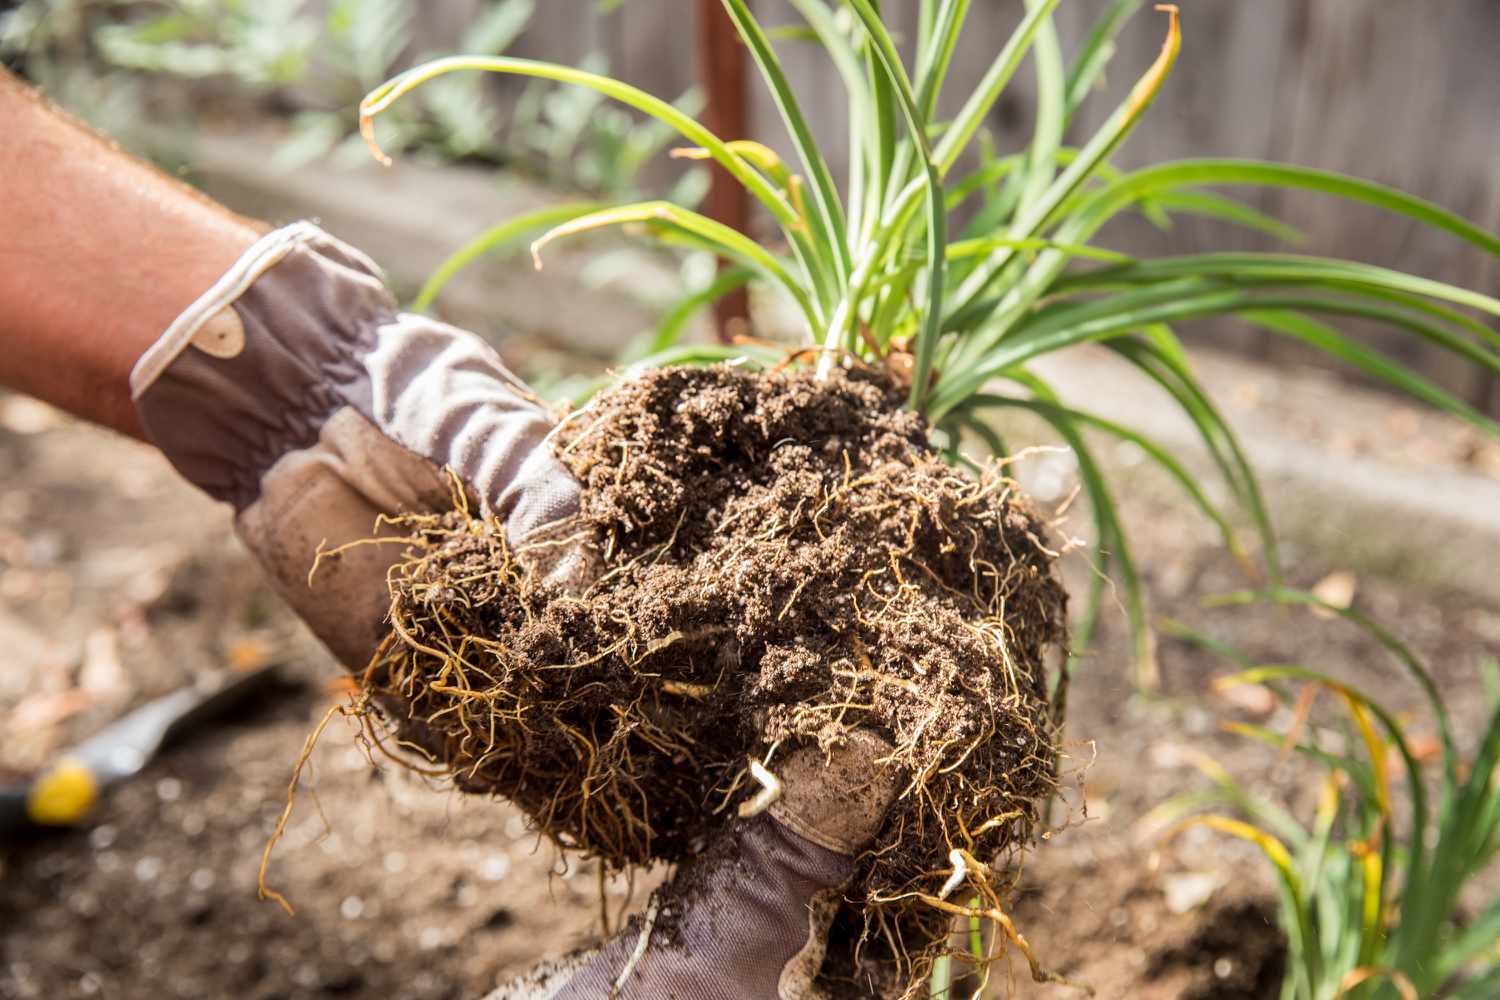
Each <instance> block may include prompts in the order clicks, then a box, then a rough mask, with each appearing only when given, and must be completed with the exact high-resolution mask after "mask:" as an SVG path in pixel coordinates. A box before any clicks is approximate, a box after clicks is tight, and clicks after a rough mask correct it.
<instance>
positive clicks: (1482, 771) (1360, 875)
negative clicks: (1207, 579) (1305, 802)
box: [1148, 588, 1500, 1000]
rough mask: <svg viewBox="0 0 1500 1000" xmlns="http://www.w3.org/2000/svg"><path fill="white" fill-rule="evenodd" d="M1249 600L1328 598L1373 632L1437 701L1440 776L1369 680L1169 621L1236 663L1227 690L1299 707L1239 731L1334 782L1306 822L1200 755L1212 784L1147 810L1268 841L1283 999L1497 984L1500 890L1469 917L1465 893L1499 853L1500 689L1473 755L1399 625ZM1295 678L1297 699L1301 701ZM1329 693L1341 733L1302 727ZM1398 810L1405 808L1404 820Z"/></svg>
mask: <svg viewBox="0 0 1500 1000" xmlns="http://www.w3.org/2000/svg"><path fill="white" fill-rule="evenodd" d="M1250 600H1269V601H1273V602H1276V603H1281V604H1291V605H1303V606H1311V607H1316V608H1320V609H1322V610H1324V611H1325V612H1327V613H1330V614H1338V615H1341V616H1342V617H1344V618H1345V619H1346V620H1348V621H1350V622H1352V623H1353V624H1355V625H1357V626H1359V627H1360V628H1363V629H1364V630H1366V631H1367V632H1369V633H1370V634H1371V635H1372V636H1373V637H1374V638H1375V639H1376V640H1377V641H1379V642H1380V644H1381V645H1383V646H1384V647H1385V648H1386V649H1387V650H1388V651H1389V652H1390V653H1391V654H1392V656H1393V657H1394V659H1395V660H1396V662H1397V663H1398V664H1399V665H1400V666H1401V667H1402V668H1403V669H1405V670H1406V671H1407V672H1408V673H1409V674H1410V676H1411V677H1412V678H1413V679H1414V680H1415V681H1416V682H1417V684H1418V686H1419V688H1420V689H1421V691H1422V692H1423V694H1424V696H1425V697H1426V699H1427V700H1428V703H1429V708H1430V710H1431V712H1432V714H1433V719H1434V722H1435V724H1436V726H1437V729H1438V740H1437V743H1438V747H1437V750H1436V753H1435V756H1436V757H1437V758H1438V763H1439V769H1438V770H1439V773H1438V775H1437V776H1436V777H1435V778H1434V776H1433V775H1431V774H1429V773H1428V771H1429V768H1428V764H1427V761H1426V760H1425V759H1424V755H1422V754H1421V753H1419V751H1418V750H1417V749H1416V748H1415V741H1414V740H1413V739H1412V738H1411V734H1410V733H1409V732H1408V730H1407V728H1406V726H1405V725H1404V724H1403V723H1402V721H1401V720H1400V719H1399V718H1398V717H1397V716H1396V715H1395V714H1393V713H1392V712H1390V711H1389V710H1388V709H1386V708H1384V707H1382V706H1381V704H1380V703H1379V702H1378V701H1376V700H1374V699H1373V698H1371V697H1370V696H1369V695H1368V694H1366V693H1365V692H1364V691H1362V690H1361V689H1360V687H1359V686H1357V685H1352V684H1348V683H1345V682H1343V681H1340V680H1336V679H1334V678H1332V677H1329V676H1327V675H1326V674H1323V673H1320V672H1318V671H1316V670H1314V669H1310V668H1308V667H1306V666H1303V665H1300V664H1270V665H1264V664H1252V663H1251V662H1250V661H1248V660H1247V659H1246V658H1245V657H1244V656H1243V655H1242V654H1240V653H1239V652H1238V651H1236V650H1234V649H1233V648H1231V647H1228V646H1226V645H1224V644H1223V643H1220V642H1217V641H1215V640H1213V639H1211V638H1209V637H1206V636H1204V635H1202V634H1200V633H1196V632H1194V631H1192V630H1189V629H1186V628H1183V627H1182V626H1172V629H1173V631H1174V633H1175V634H1177V635H1179V636H1182V637H1183V638H1186V639H1189V640H1190V641H1193V642H1195V643H1198V644H1200V645H1203V646H1206V647H1208V648H1210V649H1212V650H1214V651H1216V652H1218V653H1221V654H1223V655H1225V656H1227V657H1230V658H1231V659H1232V660H1233V661H1234V662H1236V663H1237V664H1238V665H1239V667H1240V668H1241V669H1240V671H1239V672H1237V673H1235V674H1233V675H1231V676H1229V677H1225V678H1223V679H1221V680H1220V681H1219V684H1220V686H1223V687H1232V686H1235V685H1240V684H1264V685H1268V686H1270V687H1271V688H1272V689H1273V690H1275V691H1276V693H1277V694H1278V695H1280V696H1282V697H1283V700H1284V701H1286V702H1287V703H1288V704H1292V705H1295V709H1296V711H1295V712H1294V714H1293V719H1294V722H1293V725H1292V729H1291V731H1289V732H1288V733H1286V734H1285V735H1282V734H1279V733H1276V732H1272V731H1270V730H1267V729H1265V728H1262V727H1259V726H1254V725H1249V724H1246V723H1230V724H1229V728H1230V729H1231V730H1233V731H1235V732H1238V733H1240V734H1241V735H1244V736H1246V737H1248V738H1251V739H1256V740H1260V741H1262V742H1264V743H1266V744H1268V745H1270V746H1273V747H1282V748H1283V749H1285V748H1294V749H1295V751H1296V752H1297V753H1298V754H1300V755H1302V756H1304V757H1306V758H1307V759H1309V760H1311V761H1313V762H1315V763H1316V764H1317V765H1318V766H1319V767H1320V768H1322V770H1323V773H1324V779H1323V783H1322V789H1321V794H1320V796H1319V800H1318V805H1317V809H1316V812H1315V814H1314V815H1313V816H1312V818H1311V820H1310V821H1303V820H1300V819H1297V818H1296V817H1294V816H1293V815H1292V814H1291V813H1289V812H1287V811H1286V810H1285V809H1283V808H1282V807H1281V806H1279V805H1277V804H1275V803H1273V802H1271V801H1268V800H1266V799H1264V798H1261V797H1259V796H1256V795H1254V794H1252V793H1250V792H1249V791H1247V790H1246V789H1245V788H1243V787H1242V786H1241V785H1240V784H1239V783H1237V782H1236V781H1235V780H1234V779H1233V778H1232V777H1230V776H1229V774H1228V773H1227V772H1226V771H1225V770H1224V769H1223V768H1222V767H1221V766H1219V764H1218V763H1217V762H1215V761H1214V760H1212V759H1211V758H1209V757H1207V756H1206V755H1200V756H1199V758H1198V760H1197V763H1198V767H1199V769H1200V770H1201V771H1203V772H1204V773H1205V774H1206V775H1207V776H1208V777H1209V778H1210V779H1211V781H1212V786H1211V787H1210V788H1209V789H1208V790H1206V791H1202V792H1197V793H1193V794H1189V795H1183V796H1179V797H1177V798H1175V799H1173V800H1171V801H1169V802H1167V803H1165V804H1163V805H1162V806H1160V807H1159V808H1158V809H1157V810H1156V811H1155V813H1154V814H1153V816H1152V817H1149V818H1148V819H1151V820H1154V821H1155V822H1157V823H1168V824H1171V825H1172V826H1173V828H1174V829H1175V830H1177V831H1180V830H1182V829H1184V828H1187V827H1190V826H1205V827H1209V828H1211V829H1214V830H1218V831H1220V832H1222V833H1225V834H1228V835H1230V836H1234V837H1238V838H1241V839H1243V840H1246V841H1248V842H1250V843H1252V844H1254V845H1256V846H1257V847H1259V848H1260V850H1261V852H1262V853H1263V855H1264V856H1265V858H1266V859H1267V860H1268V861H1269V862H1270V864H1271V868H1272V871H1273V873H1274V875H1275V879H1276V884H1277V888H1278V896H1279V900H1280V921H1281V925H1282V929H1283V930H1284V931H1285V933H1286V936H1287V946H1288V960H1287V968H1286V974H1285V978H1284V982H1283V985H1282V990H1281V996H1282V997H1283V1000H1336V998H1341V997H1348V998H1351V1000H1361V998H1396V997H1400V998H1402V1000H1415V998H1417V997H1433V996H1442V997H1448V998H1451V1000H1486V998H1489V997H1493V996H1495V995H1497V993H1500V962H1497V958H1500V951H1497V946H1500V899H1495V898H1493V897H1492V898H1491V899H1489V900H1488V902H1485V903H1481V904H1480V905H1479V909H1478V912H1473V913H1468V912H1465V911H1464V908H1463V902H1464V900H1463V896H1464V890H1465V889H1466V888H1469V887H1471V886H1472V884H1473V882H1474V880H1475V877H1476V876H1477V875H1479V874H1480V873H1481V872H1482V871H1483V870H1484V869H1485V868H1486V866H1487V865H1489V864H1490V862H1492V861H1493V860H1494V859H1495V857H1496V855H1497V854H1500V785H1497V782H1496V775H1497V771H1496V766H1497V760H1500V692H1496V691H1492V692H1491V696H1490V701H1491V705H1492V707H1491V714H1490V717H1489V722H1488V725H1487V727H1486V728H1485V729H1484V730H1483V732H1482V733H1481V734H1480V738H1479V740H1478V743H1477V745H1476V746H1475V748H1474V749H1473V751H1472V752H1471V754H1470V755H1469V756H1467V757H1465V756H1463V755H1462V754H1461V753H1460V751H1459V749H1458V746H1457V741H1456V739H1455V737H1454V735H1453V733H1452V730H1451V726H1450V724H1449V721H1448V711H1447V707H1446V706H1445V704H1444V702H1443V699H1442V698H1441V696H1440V695H1439V694H1438V692H1437V688H1436V685H1435V684H1434V683H1433V681H1432V677H1431V675H1430V673H1429V672H1428V670H1427V668H1426V667H1425V666H1424V665H1423V664H1422V663H1421V662H1420V661H1419V660H1418V659H1417V658H1416V656H1415V655H1413V654H1412V652H1411V651H1410V650H1409V649H1408V648H1407V647H1406V646H1404V645H1403V644H1402V643H1400V642H1399V641H1398V640H1397V639H1396V638H1395V636H1393V635H1391V634H1390V633H1389V632H1388V631H1386V630H1385V629H1383V628H1381V627H1380V626H1378V625H1376V624H1375V623H1374V622H1372V621H1370V620H1369V619H1367V618H1365V617H1363V616H1362V615H1360V614H1358V613H1357V612H1353V611H1348V610H1342V609H1339V608H1335V607H1333V606H1332V605H1329V604H1326V603H1324V602H1322V601H1320V600H1318V599H1317V598H1316V597H1313V596H1312V595H1310V594H1305V593H1301V592H1298V591H1294V590H1288V589H1284V588H1278V589H1273V590H1270V591H1267V592H1265V593H1259V594H1240V595H1232V596H1231V597H1229V598H1228V599H1227V601H1228V602H1230V603H1239V602H1244V601H1250ZM1296 686H1300V694H1299V695H1297V696H1295V697H1293V696H1292V695H1291V693H1290V692H1291V689H1292V688H1294V687H1296ZM1320 693H1327V694H1329V695H1331V696H1332V697H1333V698H1334V699H1335V700H1336V701H1337V702H1339V703H1340V706H1341V709H1342V712H1343V714H1344V716H1345V722H1346V724H1345V725H1344V726H1343V727H1342V731H1341V732H1338V733H1332V734H1330V733H1329V732H1328V731H1327V730H1322V729H1320V728H1319V727H1315V726H1311V725H1307V724H1306V723H1307V719H1308V716H1309V713H1310V712H1311V710H1312V702H1313V699H1314V698H1315V697H1316V696H1317V695H1318V694H1320ZM1329 735H1332V736H1334V737H1335V738H1334V739H1329V738H1328V737H1329ZM1434 791H1435V795H1434V794H1433V793H1434ZM1402 793H1404V794H1402ZM1403 805H1405V806H1406V807H1407V809H1408V810H1409V815H1402V809H1401V807H1402V806H1403ZM1206 809H1223V810H1228V812H1227V813H1225V812H1212V813H1210V812H1204V811H1203V810H1206Z"/></svg>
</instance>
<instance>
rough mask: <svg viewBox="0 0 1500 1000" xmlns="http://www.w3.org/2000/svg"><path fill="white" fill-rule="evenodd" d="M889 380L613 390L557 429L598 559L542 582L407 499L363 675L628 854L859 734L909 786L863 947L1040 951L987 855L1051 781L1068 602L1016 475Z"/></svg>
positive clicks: (745, 376) (695, 377) (724, 374)
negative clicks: (777, 769)
mask: <svg viewBox="0 0 1500 1000" xmlns="http://www.w3.org/2000/svg"><path fill="white" fill-rule="evenodd" d="M900 402H901V401H900V398H899V397H898V396H897V394H896V393H895V392H894V391H893V390H892V389H891V387H890V386H889V385H888V384H886V383H884V382H883V381H881V380H880V379H879V378H877V377H875V376H870V375H860V374H856V373H835V374H834V376H833V377H832V378H830V379H828V380H825V381H815V380H814V379H813V378H812V377H811V376H810V375H808V374H806V373H802V372H791V371H789V372H776V373H767V374H755V373H750V372H746V371H741V370H738V369H735V368H731V367H718V368H712V369H666V370H661V371H656V372H652V373H649V374H647V375H644V376H642V377H641V378H640V379H638V380H636V381H633V382H630V383H627V384H625V385H623V386H621V387H619V388H617V389H616V390H614V391H613V392H611V393H609V394H607V395H606V396H604V397H602V398H600V399H598V400H597V401H596V402H595V403H593V404H592V405H591V406H590V407H589V408H587V409H586V410H584V411H582V412H581V413H579V414H576V415H575V416H574V418H573V419H571V420H570V421H568V422H567V423H566V424H564V426H563V427H562V428H561V429H560V432H559V433H558V435H556V441H555V444H554V446H555V448H556V450H557V453H558V455H559V457H560V458H561V460H562V461H563V463H564V464H565V465H566V466H567V467H568V468H569V469H570V471H571V472H572V473H573V474H574V475H575V476H576V477H577V478H578V480H579V482H580V483H581V484H582V486H583V495H582V510H581V513H580V514H579V516H578V518H577V520H576V521H575V522H573V523H572V524H570V525H568V526H567V531H568V532H569V533H570V535H571V537H573V538H574V539H575V540H577V543H578V544H582V545H585V546H587V547H588V548H589V549H590V550H591V551H592V552H593V553H594V555H595V556H596V558H597V560H598V563H599V565H600V566H602V572H601V573H600V575H598V577H597V579H595V580H593V581H592V582H591V583H590V584H589V585H588V586H587V587H586V589H578V588H575V589H574V590H571V591H570V590H567V589H564V588H561V587H559V586H557V585H556V584H554V583H551V582H548V581H547V580H544V579H543V578H542V575H541V574H539V573H534V572H531V571H530V569H529V568H528V567H529V566H530V565H531V561H530V560H529V559H528V558H527V553H526V551H525V550H524V549H523V550H522V551H520V552H518V551H516V550H513V549H512V547H511V546H510V544H509V543H508V540H507V539H506V537H505V532H504V530H503V527H502V525H501V524H500V523H498V522H496V521H492V520H482V519H478V518H473V517H470V516H469V515H468V514H467V513H466V512H462V511H461V512H459V513H455V514H449V515H446V516H423V517H411V518H406V519H405V520H404V521H403V522H402V523H403V524H404V526H405V527H406V528H407V530H409V531H410V532H411V545H410V548H409V550H408V554H407V558H406V560H405V561H404V562H403V563H402V564H401V565H400V566H398V567H397V568H396V569H395V570H394V571H393V575H392V577H391V581H390V582H391V592H392V596H393V604H392V615H391V628H392V631H391V635H390V637H389V638H388V640H387V642H386V644H385V646H384V647H383V649H382V653H381V654H380V655H379V656H378V657H377V659H376V660H375V661H374V662H373V663H372V664H371V668H370V671H369V673H368V675H367V678H366V681H367V689H368V691H369V692H370V693H371V694H372V695H373V696H374V697H375V698H377V699H378V700H379V701H381V703H382V704H384V705H386V706H388V714H391V715H393V716H394V717H395V722H396V725H397V728H398V730H399V733H400V737H401V739H402V740H403V741H404V742H405V743H407V744H409V745H415V746H417V747H419V748H420V749H422V750H423V751H424V752H425V753H426V754H427V755H428V756H429V757H430V758H431V760H433V761H434V762H436V763H437V764H438V765H439V766H440V767H442V768H443V769H444V770H446V772H447V773H448V774H449V775H450V776H451V777H452V779H453V781H454V782H455V783H456V784H457V785H458V786H459V787H461V788H463V789H465V790H468V791H475V792H484V793H490V794H497V795H503V796H504V797H506V798H508V799H511V800H512V801H514V802H516V803H517V804H518V805H519V806H520V807H521V808H522V809H523V810H525V812H526V813H527V815H528V816H529V817H530V818H531V821H532V822H533V823H534V824H535V825H536V827H537V829H539V830H540V831H541V832H543V833H545V834H546V835H547V836H549V837H551V838H552V839H553V840H555V841H556V842H557V843H558V844H560V845H561V846H563V847H565V848H572V849H576V850H580V851H583V852H585V853H586V854H588V855H590V856H593V857H597V858H599V859H601V860H602V861H603V862H604V864H606V865H607V866H610V867H612V868H615V869H620V868H627V867H630V866H634V865H640V864H645V863H648V862H652V861H679V860H682V859H685V858H687V857H690V856H692V855H693V854H695V853H696V852H698V851H699V850H700V849H701V848H702V847H703V845H704V844H705V843H706V842H707V840H708V838H709V837H710V836H711V835H712V834H713V833H714V832H715V830H717V829H718V828H719V827H720V826H721V825H722V824H724V823H725V822H726V821H727V820H728V819H729V818H730V817H731V816H732V815H733V814H734V812H735V809H734V807H735V805H736V804H737V803H742V802H743V801H744V800H745V799H748V798H749V797H750V796H751V795H752V794H753V793H754V791H755V790H756V788H757V787H758V785H757V784H756V782H755V781H753V780H752V779H751V776H750V773H749V769H748V766H747V762H748V761H749V760H750V759H752V758H753V759H757V760H759V759H764V758H765V757H766V755H767V754H768V753H771V752H773V751H774V749H775V748H776V747H778V746H781V745H787V746H790V745H791V744H793V743H816V744H817V745H818V746H820V747H822V748H824V749H825V750H831V749H832V748H834V747H837V746H838V745H840V744H841V743H842V742H843V741H844V740H845V739H846V738H847V736H848V735H849V733H851V732H852V731H854V730H855V729H859V728H868V729H872V730H874V731H876V732H878V733H880V734H881V735H882V736H884V737H885V738H886V739H887V740H888V741H889V742H890V744H891V746H892V747H893V749H892V751H891V753H890V754H889V756H888V758H887V759H885V760H884V761H882V764H883V765H888V766H890V767H892V768H895V769H899V771H900V772H901V773H902V774H904V775H905V778H906V780H905V784H904V786H903V788H902V792H901V795H900V798H899V799H898V801H897V803H896V805H895V806H894V808H893V809H892V810H891V812H890V814H889V817H888V819H887V821H886V823H885V826H884V828H883V829H882V831H881V833H880V835H879V836H878V837H877V839H876V841H875V843H874V844H873V845H872V847H871V848H870V850H869V851H868V852H867V853H866V854H865V855H864V856H863V857H862V858H861V859H860V861H859V865H858V870H857V873H856V876H855V879H854V882H853V884H852V886H851V887H850V888H849V890H848V892H847V898H846V902H845V909H846V916H853V917H855V918H857V920H858V926H859V927H860V928H861V931H860V935H859V942H860V951H861V952H862V953H863V955H864V956H865V957H868V956H871V955H874V956H877V957H878V958H879V959H880V960H881V961H883V962H885V963H887V965H888V967H890V968H892V969H894V973H895V976H896V978H897V979H898V980H899V981H900V982H901V983H902V984H903V987H909V988H910V989H911V990H915V989H916V988H917V987H918V986H919V985H920V984H922V983H925V979H926V976H927V974H928V972H929V970H930V969H931V966H932V963H933V961H934V960H935V959H936V958H937V957H938V956H940V955H943V954H945V953H948V936H949V929H950V926H951V925H952V922H953V918H954V917H955V916H964V917H979V918H981V919H984V920H988V921H991V922H993V923H994V924H995V926H996V927H997V928H1000V929H1001V930H1002V931H1003V932H1004V933H1003V934H997V935H996V941H998V942H1000V944H1001V945H1003V944H1004V943H1005V942H1006V941H1009V942H1010V943H1012V944H1015V945H1016V946H1018V947H1020V948H1021V949H1022V950H1023V951H1024V952H1025V953H1026V954H1027V956H1028V958H1031V955H1030V949H1029V948H1028V947H1027V946H1026V943H1025V940H1024V938H1022V937H1021V936H1020V935H1019V934H1018V933H1016V932H1015V928H1014V927H1013V926H1012V925H1011V924H1010V922H1009V919H1008V918H1007V917H1005V914H1004V910H1003V908H1002V902H1003V897H1004V895H1005V891H1006V888H1007V886H1006V884H1005V881H1004V879H1003V878H1002V877H1001V876H1000V874H998V873H1000V872H1003V871H1005V865H1006V864H1007V863H1008V861H1009V860H1011V858H1012V856H1013V854H1014V852H1016V851H1017V850H1019V849H1020V848H1021V847H1023V846H1025V845H1026V844H1027V843H1029V842H1030V840H1031V839H1032V837H1033V834H1034V833H1035V831H1036V829H1037V827H1038V824H1039V823H1040V822H1041V818H1040V813H1039V810H1040V807H1041V804H1042V803H1043V801H1044V800H1045V799H1046V798H1047V797H1048V796H1049V794H1050V793H1051V791H1052V790H1053V787H1054V774H1055V770H1054V760H1055V756H1056V738H1055V727H1056V722H1057V720H1054V719H1053V717H1052V715H1051V712H1050V709H1049V705H1048V696H1047V684H1046V676H1045V675H1046V669H1045V662H1046V660H1047V658H1048V657H1049V656H1050V655H1051V654H1052V653H1053V652H1055V651H1057V650H1059V649H1060V648H1061V647H1062V646H1063V645H1064V644H1065V642H1066V634H1065V624H1064V622H1065V597H1064V594H1063V591H1062V589H1061V587H1060V586H1059V584H1058V582H1057V580H1056V578H1055V576H1054V573H1053V567H1052V562H1053V555H1052V553H1051V552H1049V550H1048V548H1047V545H1046V543H1045V536H1046V532H1045V526H1044V524H1043V523H1042V521H1041V520H1040V519H1039V518H1038V517H1037V516H1036V515H1035V514H1034V513H1033V512H1032V510H1031V508H1030V506H1029V505H1028V504H1027V503H1026V501H1025V500H1024V499H1023V498H1022V497H1020V496H1019V495H1018V493H1017V490H1016V487H1015V485H1014V483H1012V482H1011V481H1009V480H1008V479H1006V478H1004V477H1003V476H1002V475H1000V474H999V472H998V471H997V470H991V471H990V472H988V473H986V474H985V475H983V476H981V477H980V478H979V479H977V480H976V479H975V478H973V477H970V476H968V475H967V474H964V473H960V472H956V471H955V470H953V469H951V468H949V467H948V466H946V465H945V464H943V463H942V462H941V461H939V460H938V459H937V457H936V456H935V455H934V454H933V453H932V451H931V450H930V448H929V447H928V446H927V444H926V427H925V425H924V424H923V423H922V421H921V420H920V419H919V418H918V417H916V416H914V415H912V414H911V413H909V412H906V411H904V410H902V409H901V407H900ZM392 706H394V710H391V708H390V707H392ZM960 869H961V870H960ZM950 897H951V899H950ZM961 900H962V902H960V901H961ZM1032 962H1033V966H1034V969H1035V972H1036V973H1037V975H1039V976H1042V975H1045V974H1044V973H1043V972H1042V970H1041V969H1040V967H1039V966H1036V965H1035V960H1034V959H1032ZM825 974H826V975H829V976H837V975H838V972H837V970H832V969H826V970H825Z"/></svg>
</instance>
